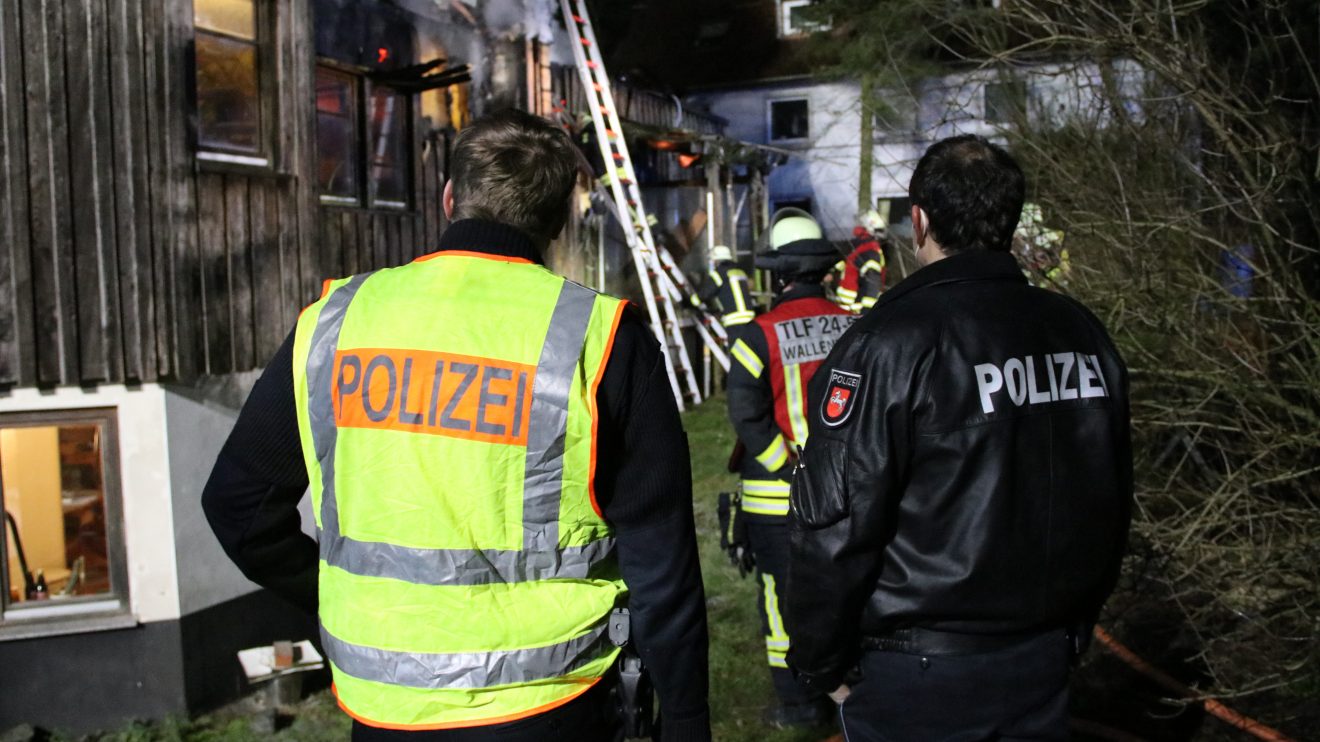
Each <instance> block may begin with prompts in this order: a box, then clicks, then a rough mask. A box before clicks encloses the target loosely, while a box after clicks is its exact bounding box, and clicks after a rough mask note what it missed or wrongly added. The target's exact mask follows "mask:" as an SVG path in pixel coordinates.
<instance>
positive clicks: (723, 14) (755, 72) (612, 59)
mask: <svg viewBox="0 0 1320 742" xmlns="http://www.w3.org/2000/svg"><path fill="white" fill-rule="evenodd" d="M591 12H592V14H593V15H592V19H593V21H594V22H595V26H596V33H597V36H598V38H599V40H600V43H601V49H602V52H603V53H604V54H605V59H606V65H607V66H608V67H609V69H610V71H611V72H612V73H614V74H615V75H620V76H623V77H625V78H626V79H630V80H632V81H633V82H635V83H637V84H641V85H645V86H647V87H651V88H654V89H659V90H665V91H669V92H676V93H686V92H690V91H694V90H699V89H702V88H711V87H724V86H731V85H740V84H747V83H754V82H758V81H766V80H774V79H782V78H791V77H804V76H807V75H809V74H811V73H812V72H813V69H814V66H815V64H816V62H818V61H819V59H818V55H819V46H818V45H817V46H813V45H811V44H809V43H808V42H807V40H806V39H804V38H790V39H781V38H779V33H778V22H777V13H778V4H777V3H776V2H775V0H632V1H631V2H625V1H620V0H596V1H595V2H593V3H592V6H591Z"/></svg>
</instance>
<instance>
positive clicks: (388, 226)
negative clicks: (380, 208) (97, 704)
mask: <svg viewBox="0 0 1320 742" xmlns="http://www.w3.org/2000/svg"><path fill="white" fill-rule="evenodd" d="M399 219H400V217H399V215H396V214H376V215H375V219H371V235H370V236H368V239H371V240H372V243H374V244H375V250H372V251H371V253H372V257H371V267H370V268H368V269H371V271H375V269H378V268H391V267H393V265H397V264H399V263H397V261H396V260H393V259H392V257H391V253H392V252H393V251H395V248H396V246H397V244H399V231H397V230H396V228H395V227H396V226H397V224H399ZM364 220H366V219H364Z"/></svg>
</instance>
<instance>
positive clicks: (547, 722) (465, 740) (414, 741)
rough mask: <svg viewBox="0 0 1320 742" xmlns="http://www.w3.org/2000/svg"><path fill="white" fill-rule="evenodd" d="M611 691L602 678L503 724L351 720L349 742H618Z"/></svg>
mask: <svg viewBox="0 0 1320 742" xmlns="http://www.w3.org/2000/svg"><path fill="white" fill-rule="evenodd" d="M611 672H612V671H611ZM613 688H614V682H613V679H612V678H611V677H610V676H606V677H605V679H603V680H601V681H600V682H599V683H597V684H596V685H595V686H594V687H592V689H591V690H589V691H587V692H586V693H583V694H582V695H580V696H578V697H577V698H574V699H573V700H571V701H569V702H568V703H566V704H564V705H563V706H560V707H558V708H553V709H550V710H549V711H547V712H545V713H543V714H537V715H536V716H529V717H527V718H526V719H519V720H517V721H510V722H507V723H504V724H490V725H486V726H478V727H461V728H458V729H436V730H427V731H415V732H409V731H400V730H396V729H381V728H379V727H371V726H367V725H366V724H363V723H361V722H359V721H354V722H353V742H543V741H544V742H579V741H580V742H622V740H623V726H622V724H621V722H620V719H619V714H618V711H617V709H616V708H615V705H614V698H613V696H612V694H611V691H612V690H613Z"/></svg>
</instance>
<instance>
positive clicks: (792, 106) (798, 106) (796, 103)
mask: <svg viewBox="0 0 1320 742" xmlns="http://www.w3.org/2000/svg"><path fill="white" fill-rule="evenodd" d="M808 114H809V112H808V109H807V99H806V98H795V99H793V100H772V101H770V109H769V118H770V141H779V140H783V139H806V138H807V136H808V135H809V134H810V128H809V127H808V122H809V115H808Z"/></svg>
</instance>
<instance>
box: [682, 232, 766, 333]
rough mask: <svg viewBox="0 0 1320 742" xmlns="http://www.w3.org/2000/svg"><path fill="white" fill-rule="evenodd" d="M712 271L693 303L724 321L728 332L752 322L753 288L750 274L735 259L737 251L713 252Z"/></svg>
mask: <svg viewBox="0 0 1320 742" xmlns="http://www.w3.org/2000/svg"><path fill="white" fill-rule="evenodd" d="M710 261H711V264H712V268H711V269H710V271H709V272H708V273H707V274H706V280H704V281H702V283H701V287H700V288H699V289H698V291H697V296H696V297H694V300H693V303H694V304H697V305H699V306H702V307H704V308H705V309H706V310H707V311H709V312H711V313H712V314H715V315H716V316H718V317H719V318H720V324H722V325H724V328H725V329H726V330H727V329H731V328H734V327H739V326H741V325H745V324H747V323H748V322H751V321H752V318H753V317H755V316H756V312H755V311H754V310H753V309H752V300H751V288H750V283H749V282H748V280H747V273H746V272H745V271H743V269H742V268H739V267H738V263H737V262H735V261H734V259H733V250H731V249H729V248H728V247H727V246H725V245H716V246H715V247H713V248H711V251H710Z"/></svg>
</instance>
